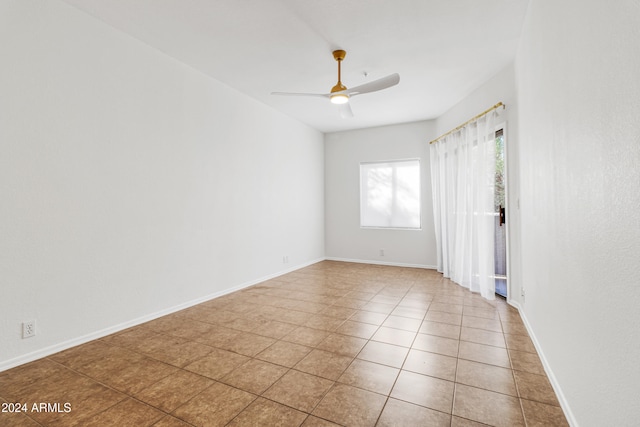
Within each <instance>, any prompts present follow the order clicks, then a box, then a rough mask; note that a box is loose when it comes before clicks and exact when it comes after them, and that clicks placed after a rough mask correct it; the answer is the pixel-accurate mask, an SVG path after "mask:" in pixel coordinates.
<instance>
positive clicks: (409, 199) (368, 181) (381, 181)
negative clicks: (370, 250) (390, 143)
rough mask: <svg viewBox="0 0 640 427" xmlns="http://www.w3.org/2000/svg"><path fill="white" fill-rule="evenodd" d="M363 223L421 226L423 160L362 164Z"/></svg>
mask: <svg viewBox="0 0 640 427" xmlns="http://www.w3.org/2000/svg"><path fill="white" fill-rule="evenodd" d="M360 226H361V227H381V228H414V229H419V228H420V161H419V160H397V161H388V162H380V163H361V164H360Z"/></svg>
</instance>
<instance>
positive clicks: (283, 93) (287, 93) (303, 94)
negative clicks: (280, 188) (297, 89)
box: [271, 92, 329, 98]
mask: <svg viewBox="0 0 640 427" xmlns="http://www.w3.org/2000/svg"><path fill="white" fill-rule="evenodd" d="M271 95H284V96H319V97H322V98H328V97H329V94H326V93H292V92H271Z"/></svg>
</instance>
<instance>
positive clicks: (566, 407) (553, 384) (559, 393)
mask: <svg viewBox="0 0 640 427" xmlns="http://www.w3.org/2000/svg"><path fill="white" fill-rule="evenodd" d="M509 304H510V305H511V306H513V307H515V308H516V309H518V312H519V313H520V317H521V318H522V322H523V323H524V326H525V328H527V332H528V333H529V337H530V338H531V341H532V342H533V345H534V347H535V348H536V351H537V352H538V356H540V361H541V362H542V366H543V367H544V371H545V372H546V374H547V378H549V382H550V383H551V387H553V391H555V393H556V396H557V397H558V402H559V403H560V407H561V408H562V411H563V412H564V416H565V417H566V418H567V422H568V423H569V425H570V426H572V427H577V426H578V421H576V418H575V416H574V415H573V412H571V408H570V407H569V402H568V401H567V398H566V397H565V396H564V393H562V388H560V384H559V383H558V380H557V379H556V376H555V375H554V374H553V370H552V369H551V366H549V362H548V361H547V358H546V357H545V355H544V351H543V350H542V347H540V342H539V341H538V339H537V338H536V335H535V334H534V333H533V329H531V324H530V323H529V320H528V319H527V316H526V314H525V313H524V310H523V309H522V306H521V305H520V304H519V303H518V302H517V301H509Z"/></svg>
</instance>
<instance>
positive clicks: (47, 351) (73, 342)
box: [0, 258, 324, 372]
mask: <svg viewBox="0 0 640 427" xmlns="http://www.w3.org/2000/svg"><path fill="white" fill-rule="evenodd" d="M320 261H324V258H319V259H316V260H313V261H309V262H306V263H303V264H298V265H296V266H294V267H291V268H288V269H286V270H281V271H279V272H277V273H273V274H269V275H267V276H264V277H261V278H259V279H255V280H250V281H248V282H245V283H242V284H240V285H237V286H234V287H232V288H228V289H224V290H222V291H219V292H215V293H213V294H209V295H205V296H203V297H200V298H196V299H194V300H191V301H187V302H185V303H182V304H178V305H176V306H173V307H169V308H167V309H164V310H160V311H158V312H155V313H151V314H147V315H145V316H141V317H138V318H136V319H132V320H130V321H127V322H124V323H120V324H118V325H114V326H110V327H108V328H105V329H101V330H99V331H96V332H92V333H90V334H87V335H83V336H80V337H77V338H73V339H70V340H67V341H64V342H61V343H58V344H54V345H51V346H48V347H45V348H41V349H39V350H36V351H33V352H31V353H27V354H23V355H21V356H18V357H15V358H13V359H9V360H5V361H2V362H0V372H2V371H6V370H7V369H11V368H15V367H16V366H20V365H24V364H25V363H29V362H33V361H34V360H37V359H41V358H43V357H47V356H50V355H52V354H55V353H58V352H60V351H63V350H67V349H69V348H71V347H75V346H78V345H81V344H85V343H87V342H89V341H93V340H96V339H99V338H103V337H106V336H107V335H111V334H114V333H116V332H120V331H123V330H125V329H127V328H131V327H133V326H138V325H141V324H143V323H146V322H149V321H151V320H154V319H157V318H159V317H162V316H166V315H168V314H172V313H175V312H177V311H180V310H184V309H185V308H189V307H193V306H194V305H198V304H202V303H203V302H206V301H210V300H212V299H215V298H218V297H221V296H223V295H227V294H230V293H232V292H235V291H239V290H240V289H244V288H247V287H249V286H253V285H256V284H258V283H261V282H264V281H266V280H269V279H273V278H275V277H278V276H282V275H284V274H287V273H290V272H292V271H296V270H299V269H301V268H304V267H307V266H309V265H312V264H316V263H318V262H320Z"/></svg>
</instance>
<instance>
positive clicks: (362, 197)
mask: <svg viewBox="0 0 640 427" xmlns="http://www.w3.org/2000/svg"><path fill="white" fill-rule="evenodd" d="M405 162H416V163H417V167H418V183H417V184H418V188H417V197H418V225H417V226H416V227H402V226H393V225H389V226H384V225H364V215H365V212H364V206H365V203H366V200H367V198H366V196H365V191H366V189H365V188H364V186H365V182H363V181H364V180H363V167H367V166H369V165H387V164H397V163H405ZM358 179H359V180H360V228H362V229H384V230H422V167H421V162H420V159H419V158H410V159H396V160H381V161H373V162H361V163H360V167H359V178H358ZM392 188H393V185H392ZM394 196H395V194H394Z"/></svg>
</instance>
